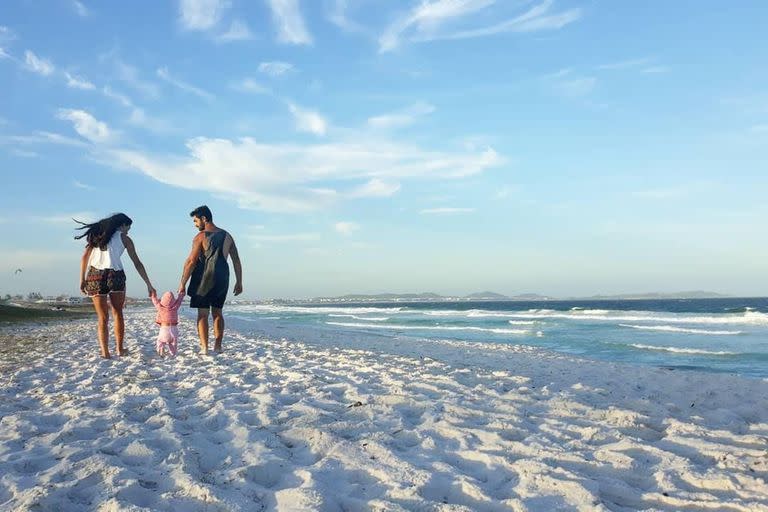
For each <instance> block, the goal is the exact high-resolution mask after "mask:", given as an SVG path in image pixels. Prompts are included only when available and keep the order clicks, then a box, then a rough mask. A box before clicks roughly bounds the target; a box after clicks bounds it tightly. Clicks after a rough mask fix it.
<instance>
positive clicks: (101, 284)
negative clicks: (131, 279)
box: [85, 267, 125, 297]
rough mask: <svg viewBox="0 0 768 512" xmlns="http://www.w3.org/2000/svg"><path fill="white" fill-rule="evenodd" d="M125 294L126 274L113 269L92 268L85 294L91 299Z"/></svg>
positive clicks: (86, 279)
mask: <svg viewBox="0 0 768 512" xmlns="http://www.w3.org/2000/svg"><path fill="white" fill-rule="evenodd" d="M112 292H125V272H123V271H122V270H114V269H111V268H105V269H98V268H93V267H90V268H89V269H88V275H87V276H86V278H85V293H87V294H88V296H90V297H95V296H96V295H107V294H109V293H112Z"/></svg>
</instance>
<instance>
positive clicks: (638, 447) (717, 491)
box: [0, 309, 768, 511]
mask: <svg viewBox="0 0 768 512" xmlns="http://www.w3.org/2000/svg"><path fill="white" fill-rule="evenodd" d="M152 319H153V313H152V312H151V311H148V310H138V309H136V310H126V346H127V348H128V349H129V350H131V353H130V354H129V355H128V356H126V357H123V358H116V359H113V360H109V361H102V360H100V359H99V358H98V349H97V344H96V342H95V340H94V334H95V333H94V330H95V327H94V326H93V325H92V321H90V320H76V321H74V322H66V323H65V324H64V325H38V326H36V327H34V328H31V330H32V331H34V332H35V333H36V335H37V336H53V337H54V338H56V337H57V339H58V340H59V341H58V342H55V344H54V345H53V347H52V349H51V351H50V352H49V353H48V354H43V355H42V356H41V357H40V358H39V359H37V360H35V361H30V362H28V363H27V364H26V365H24V366H23V367H21V368H17V369H16V370H15V371H13V372H12V373H11V374H10V378H9V379H8V381H7V382H6V383H4V384H3V385H2V386H1V387H0V392H1V393H2V394H1V395H0V397H1V398H2V399H1V400H0V418H1V419H0V475H3V476H0V508H2V507H10V508H14V507H15V508H20V509H24V508H32V507H34V506H35V505H37V506H40V507H42V508H43V509H45V508H50V507H53V506H59V507H61V508H62V509H64V510H67V509H68V508H69V509H72V510H75V509H77V510H107V509H109V508H110V507H113V508H121V507H122V508H127V507H138V508H137V509H151V510H171V509H173V508H177V509H178V508H184V509H186V510H241V509H248V510H251V509H259V507H261V508H262V509H264V510H274V509H282V508H286V507H288V506H289V505H292V506H294V507H295V508H296V509H297V510H318V509H320V510H323V509H325V510H338V509H340V508H347V509H362V510H414V509H417V510H489V511H496V510H542V511H543V510H552V509H557V508H561V509H562V508H565V509H569V510H631V509H638V508H641V509H642V508H655V509H658V510H678V509H681V508H685V509H687V510H712V508H713V507H715V506H717V507H719V508H718V510H744V511H747V510H750V511H754V510H758V511H759V510H768V484H766V479H767V478H768V451H767V450H768V382H765V381H761V380H755V379H747V378H741V377H738V376H732V375H719V374H704V373H700V372H696V371H690V372H689V371H686V372H678V371H674V372H673V371H669V370H664V369H650V368H635V367H632V366H630V365H622V364H617V363H603V362H593V361H587V360H580V359H578V358H575V357H570V356H566V355H563V354H555V353H550V352H546V351H544V350H539V349H528V348H525V347H519V346H517V347H515V346H508V347H507V350H506V351H505V352H503V353H498V354H493V353H490V351H489V353H488V354H487V355H482V357H473V356H472V351H471V350H470V347H465V346H462V344H461V343H456V344H453V345H450V344H449V345H445V346H433V347H428V346H418V347H413V346H407V347H406V346H403V347H400V349H398V350H399V352H398V353H393V352H375V351H374V350H373V346H375V342H373V341H372V342H371V343H370V345H369V346H360V347H358V348H350V347H345V348H338V347H335V346H334V345H333V340H326V341H324V342H323V343H322V344H317V343H301V342H292V341H287V340H276V339H266V338H249V337H246V336H244V335H243V334H241V333H238V332H237V331H235V330H228V332H227V334H228V336H227V337H226V338H225V345H224V348H225V353H224V354H222V355H219V356H215V357H201V356H198V355H196V353H195V352H196V350H197V340H196V335H195V331H194V324H193V322H192V321H191V320H190V319H189V318H187V317H184V316H182V317H181V318H180V331H181V340H180V344H179V349H180V355H179V357H178V358H176V359H172V360H162V359H159V358H158V357H157V356H156V355H154V354H153V348H154V336H155V335H156V327H155V326H154V325H153V324H152ZM112 343H113V341H112Z"/></svg>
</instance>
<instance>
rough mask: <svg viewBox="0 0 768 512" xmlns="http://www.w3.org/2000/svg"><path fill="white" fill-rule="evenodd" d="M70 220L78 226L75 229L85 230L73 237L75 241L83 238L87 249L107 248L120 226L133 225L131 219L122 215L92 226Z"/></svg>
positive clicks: (116, 215) (115, 215)
mask: <svg viewBox="0 0 768 512" xmlns="http://www.w3.org/2000/svg"><path fill="white" fill-rule="evenodd" d="M72 220H74V221H75V222H77V223H78V224H80V227H79V228H75V229H84V230H85V233H83V234H81V235H77V236H75V240H80V239H81V238H85V241H86V242H87V247H94V248H95V247H98V248H99V249H102V250H104V249H106V248H107V244H108V243H109V241H110V240H111V239H112V235H114V234H115V232H116V231H117V230H118V228H119V227H120V226H125V225H126V224H128V225H129V226H130V225H131V224H133V221H132V220H131V218H130V217H129V216H127V215H126V214H124V213H116V214H114V215H111V216H109V217H107V218H104V219H101V220H100V221H97V222H94V223H92V224H86V223H85V222H80V221H79V220H76V219H72Z"/></svg>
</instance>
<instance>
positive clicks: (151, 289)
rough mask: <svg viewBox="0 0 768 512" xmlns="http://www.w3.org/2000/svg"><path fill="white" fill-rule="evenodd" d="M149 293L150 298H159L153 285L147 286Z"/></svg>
mask: <svg viewBox="0 0 768 512" xmlns="http://www.w3.org/2000/svg"><path fill="white" fill-rule="evenodd" d="M147 293H149V296H150V297H152V296H155V297H157V290H155V289H154V288H153V287H152V285H151V284H148V285H147Z"/></svg>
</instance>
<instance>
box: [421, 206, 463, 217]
mask: <svg viewBox="0 0 768 512" xmlns="http://www.w3.org/2000/svg"><path fill="white" fill-rule="evenodd" d="M474 211H475V209H474V208H448V207H446V208H426V209H424V210H421V211H419V213H421V214H422V215H445V214H453V213H472V212H474Z"/></svg>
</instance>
